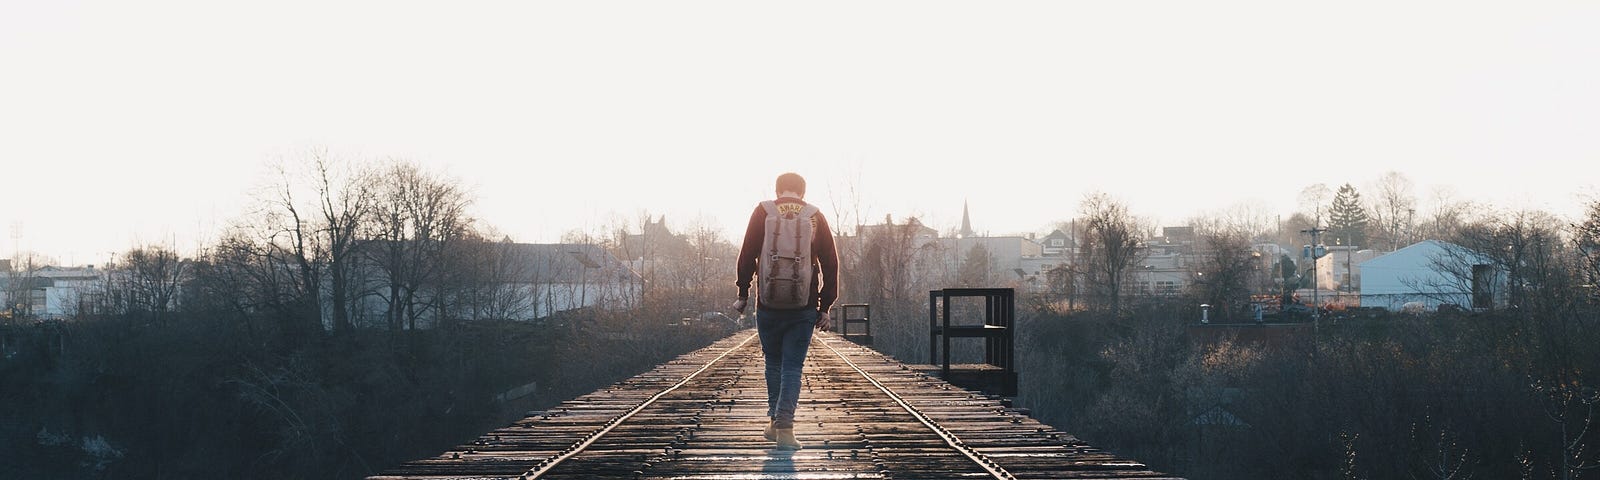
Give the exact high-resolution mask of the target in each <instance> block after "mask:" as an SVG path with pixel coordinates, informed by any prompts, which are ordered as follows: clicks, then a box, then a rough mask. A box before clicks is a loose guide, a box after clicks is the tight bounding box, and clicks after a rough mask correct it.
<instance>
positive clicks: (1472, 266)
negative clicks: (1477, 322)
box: [1325, 240, 1505, 310]
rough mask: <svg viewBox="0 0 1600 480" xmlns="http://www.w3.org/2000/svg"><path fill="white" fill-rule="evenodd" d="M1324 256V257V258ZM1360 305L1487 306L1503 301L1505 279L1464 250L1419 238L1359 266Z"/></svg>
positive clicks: (1485, 260) (1485, 261)
mask: <svg viewBox="0 0 1600 480" xmlns="http://www.w3.org/2000/svg"><path fill="white" fill-rule="evenodd" d="M1325 258H1326V257H1325ZM1359 272H1360V276H1361V288H1360V291H1361V305H1362V306H1364V307H1383V308H1387V309H1389V310H1400V309H1401V307H1402V306H1404V305H1406V304H1408V303H1413V302H1416V303H1418V304H1420V305H1421V306H1423V307H1424V308H1425V309H1428V310H1433V309H1437V308H1439V306H1440V305H1443V304H1452V305H1456V306H1459V307H1463V308H1468V307H1470V308H1474V309H1484V308H1493V307H1494V305H1495V304H1497V303H1500V302H1501V301H1503V299H1502V298H1500V297H1501V295H1502V293H1501V292H1503V291H1504V288H1503V287H1504V284H1505V276H1504V274H1503V273H1502V272H1498V271H1496V269H1495V268H1494V267H1493V264H1492V262H1490V260H1489V259H1488V258H1486V257H1484V256H1482V255H1480V254H1477V253H1475V252H1472V251H1470V250H1467V249H1466V248H1465V247H1462V246H1460V245H1455V244H1452V243H1448V242H1441V241H1438V240H1423V241H1421V242H1417V243H1414V244H1411V245H1409V246H1406V247H1404V248H1401V249H1399V250H1395V251H1393V252H1390V253H1388V254H1385V255H1382V256H1379V257H1376V258H1373V259H1371V260H1367V261H1365V262H1361V263H1360V270H1359Z"/></svg>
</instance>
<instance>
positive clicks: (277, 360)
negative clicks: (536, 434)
mask: <svg viewBox="0 0 1600 480" xmlns="http://www.w3.org/2000/svg"><path fill="white" fill-rule="evenodd" d="M300 160H303V161H299V162H297V163H291V164H285V165H283V166H280V168H279V169H278V173H279V175H278V176H277V177H276V178H274V179H273V181H271V182H268V184H267V185H265V186H264V187H263V188H262V189H261V190H260V191H258V192H255V194H256V196H257V202H256V203H255V205H254V208H253V209H252V211H251V212H250V213H248V214H246V215H244V216H242V217H240V218H239V219H237V221H236V222H235V223H234V224H233V225H231V226H229V228H228V229H227V230H226V231H225V232H224V233H223V234H222V235H221V236H220V238H218V239H216V240H215V241H214V242H212V243H210V244H209V245H207V246H206V247H204V248H203V249H202V250H201V251H199V252H197V253H196V254H195V255H193V256H191V257H185V256H182V255H179V254H178V253H177V252H175V251H174V250H173V249H172V248H170V247H164V246H141V247H137V248H134V249H132V250H130V251H129V252H126V253H124V254H122V255H121V256H119V257H118V258H117V259H116V261H115V262H113V263H112V264H110V265H106V266H105V268H103V269H100V270H99V271H101V272H103V273H102V275H103V278H102V279H101V281H100V282H98V283H97V286H95V287H87V286H86V287H84V288H81V289H79V293H80V297H81V298H77V299H76V301H75V307H74V311H73V312H71V313H70V314H69V315H66V316H64V317H63V318H51V319H43V318H41V317H35V316H30V315H27V314H26V313H27V312H29V311H31V310H28V309H22V310H20V311H21V312H23V313H24V315H17V314H16V312H17V311H18V310H16V309H8V310H9V311H8V313H7V315H4V316H3V318H0V352H4V354H5V355H6V357H5V358H4V359H3V360H0V478H156V479H184V478H261V479H282V478H307V479H311V478H326V479H350V478H361V477H363V476H366V475H372V474H376V473H379V472H380V471H382V470H383V469H385V468H388V467H391V466H394V465H396V464H398V463H399V462H402V461H407V460H414V459H419V458H424V457H428V456H432V455H436V454H438V453H440V452H442V451H444V450H445V449H447V448H448V447H450V446H453V445H458V444H461V443H464V442H470V441H471V440H472V439H473V438H474V437H476V436H477V435H479V434H482V433H483V432H486V431H488V430H490V429H493V428H497V427H500V426H503V425H506V424H508V423H510V422H511V421H513V420H515V419H517V418H520V417H521V416H522V415H524V414H525V413H526V412H527V411H529V410H536V409H542V408H546V407H549V406H552V405H555V404H556V403H558V402H560V401H563V400H566V399H570V398H572V397H575V396H578V395H580V394H583V393H587V392H590V391H593V390H596V389H598V388H600V387H603V386H605V385H608V384H611V383H613V382H616V381H618V380H621V379H624V378H627V377H630V376H633V375H636V374H638V373H640V372H643V371H647V370H649V368H650V367H651V366H653V365H656V364H658V363H660V362H663V361H666V360H668V359H671V358H673V357H675V356H677V355H679V354H682V353H686V352H688V351H691V350H693V349H696V348H700V347H702V346H705V345H707V344H709V343H710V342H712V341H714V340H716V339H719V338H722V337H723V336H725V335H727V334H728V333H730V331H731V329H732V328H734V327H735V325H734V324H733V322H732V320H731V319H728V318H726V317H715V316H712V317H710V318H708V316H707V315H704V313H705V312H708V311H714V310H716V306H715V305H712V302H711V300H710V299H709V298H710V296H711V295H712V292H713V291H714V288H715V287H721V293H722V294H721V295H718V296H717V299H718V300H719V301H720V300H725V299H727V298H731V297H732V292H733V280H732V269H733V261H732V256H733V253H730V252H729V250H731V249H732V246H731V244H729V243H728V242H726V241H721V240H720V239H719V238H716V235H714V233H713V232H709V230H707V229H701V230H705V231H696V232H691V234H689V235H681V234H674V233H672V232H670V231H667V230H665V228H664V227H665V226H664V225H661V224H662V223H664V222H657V223H656V224H651V225H656V226H659V227H661V228H660V229H659V231H651V230H650V229H649V228H648V227H650V226H651V225H641V226H640V229H632V228H629V227H628V226H626V225H619V226H617V227H616V228H614V229H612V230H610V231H607V232H604V233H603V234H598V235H581V234H575V235H572V237H573V239H572V240H573V241H572V243H568V244H562V245H527V244H514V243H512V242H510V241H509V239H502V240H498V241H497V240H494V238H496V237H501V236H500V235H498V234H496V233H494V230H493V229H492V228H490V227H487V226H485V225H482V224H481V223H479V222H478V221H476V220H475V219H473V218H471V217H470V216H469V215H468V209H467V207H468V206H469V205H470V196H469V195H468V194H467V192H466V191H465V190H464V189H462V188H461V187H460V186H459V185H458V184H457V182H455V181H454V180H451V179H448V178H445V177H442V176H440V175H437V174H434V173H431V172H427V171H425V170H423V169H421V168H419V167H418V166H416V165H414V164H411V163H407V162H401V161H382V162H346V161H338V160H335V159H333V158H331V157H329V156H328V155H327V154H326V153H325V152H320V151H317V152H311V153H310V154H309V155H308V156H307V157H306V158H304V159H300ZM6 274H7V275H8V280H11V281H10V282H8V283H7V285H8V286H11V287H17V288H19V289H20V288H22V287H24V286H29V285H31V283H29V281H30V280H29V275H31V273H30V272H26V271H12V272H6ZM713 286H715V287H713ZM6 293H7V295H6V298H7V300H8V301H9V300H13V299H21V300H20V301H29V300H27V299H28V298H29V297H27V296H25V295H20V294H19V295H12V292H10V291H9V290H8V291H7V292H6ZM23 293H26V290H25V289H24V290H23ZM719 303H726V302H719ZM9 306H10V305H8V307H9ZM685 319H688V320H689V321H685ZM530 386H531V387H532V388H531V389H530V388H529V387H530ZM530 390H531V393H528V392H529V391H530Z"/></svg>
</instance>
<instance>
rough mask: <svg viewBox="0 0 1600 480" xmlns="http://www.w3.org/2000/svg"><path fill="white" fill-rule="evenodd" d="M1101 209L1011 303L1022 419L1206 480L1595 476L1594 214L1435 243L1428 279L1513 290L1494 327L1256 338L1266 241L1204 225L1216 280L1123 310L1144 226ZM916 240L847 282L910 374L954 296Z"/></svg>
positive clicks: (877, 249)
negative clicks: (1251, 313)
mask: <svg viewBox="0 0 1600 480" xmlns="http://www.w3.org/2000/svg"><path fill="white" fill-rule="evenodd" d="M1108 206H1109V207H1114V206H1115V205H1114V204H1108V203H1106V202H1104V201H1103V199H1091V201H1087V202H1085V207H1086V210H1089V212H1087V213H1088V215H1086V216H1087V217H1091V218H1095V219H1096V220H1095V221H1094V222H1085V223H1087V224H1088V225H1089V226H1088V228H1087V229H1086V230H1087V231H1086V232H1085V233H1086V235H1085V237H1087V240H1080V242H1084V245H1082V247H1083V248H1082V250H1081V251H1079V252H1078V253H1077V254H1076V255H1075V257H1074V259H1073V260H1074V263H1075V264H1074V265H1072V266H1068V267H1062V268H1061V270H1062V272H1061V273H1062V275H1061V276H1059V277H1058V276H1055V275H1052V276H1051V278H1050V283H1051V284H1050V285H1049V288H1048V289H1045V290H1044V291H1043V292H1040V291H1039V290H1037V289H1033V290H1029V289H1024V290H1023V291H1032V292H1035V293H1034V294H1032V295H1024V296H1021V297H1019V302H1020V303H1021V304H1022V305H1024V306H1026V307H1027V308H1024V309H1021V310H1020V311H1019V313H1020V314H1021V315H1022V318H1021V322H1020V325H1019V327H1018V355H1019V360H1020V367H1019V369H1020V372H1021V378H1020V390H1021V392H1020V395H1019V397H1018V399H1017V403H1018V404H1019V406H1023V407H1027V408H1030V409H1031V411H1032V415H1034V416H1035V417H1038V418H1039V419H1041V420H1042V421H1045V422H1046V423H1050V424H1052V425H1055V426H1057V427H1059V428H1062V429H1063V430H1065V431H1067V432H1071V433H1073V434H1075V435H1078V436H1079V437H1080V438H1082V439H1084V440H1085V441H1087V442H1089V443H1090V444H1093V445H1095V446H1098V447H1102V448H1106V449H1109V450H1111V451H1113V452H1115V453H1117V454H1119V455H1123V456H1127V457H1129V458H1133V459H1136V460H1139V461H1143V462H1147V463H1149V464H1150V465H1152V466H1153V467H1154V468H1156V469H1158V470H1162V471H1168V472H1172V473H1174V474H1177V475H1182V476H1186V477H1189V478H1195V479H1227V478H1310V479H1321V478H1326V479H1357V478H1361V479H1367V478H1370V479H1390V478H1396V479H1400V478H1418V479H1421V478H1427V479H1465V478H1497V479H1498V478H1507V479H1563V480H1570V479H1580V478H1600V289H1597V288H1596V287H1595V285H1597V284H1600V202H1594V203H1591V204H1590V206H1589V208H1588V212H1587V214H1586V215H1585V217H1584V218H1581V219H1578V221H1577V222H1575V223H1563V222H1562V221H1560V220H1557V219H1555V218H1554V217H1552V216H1550V215H1548V214H1542V213H1540V212H1527V211H1520V212H1518V211H1513V212H1495V211H1486V213H1485V214H1483V215H1482V216H1480V217H1473V218H1455V219H1454V220H1452V221H1451V222H1448V223H1444V222H1441V223H1440V225H1441V226H1440V227H1439V228H1438V229H1436V230H1434V231H1433V232H1432V234H1434V235H1438V238H1441V239H1444V240H1448V241H1450V242H1452V243H1453V244H1454V245H1459V246H1460V248H1458V249H1454V250H1452V253H1451V254H1450V255H1445V256H1444V257H1443V258H1438V259H1435V262H1434V263H1435V265H1434V267H1435V268H1438V269H1439V270H1440V271H1441V272H1444V274H1445V275H1446V276H1447V277H1448V276H1454V277H1452V278H1454V279H1458V280H1469V279H1470V278H1471V276H1470V275H1471V271H1470V270H1471V268H1464V267H1473V266H1474V265H1479V264H1487V265H1488V266H1489V267H1490V268H1492V269H1494V270H1495V271H1497V272H1500V274H1501V275H1503V278H1504V279H1505V283H1504V284H1503V285H1504V286H1503V287H1497V288H1503V290H1501V291H1497V292H1495V293H1494V298H1495V302H1494V303H1493V305H1491V306H1489V307H1487V308H1486V309H1481V310H1479V311H1470V310H1464V309H1461V308H1443V309H1441V311H1439V312H1432V313H1424V314H1400V313H1389V312H1382V311H1374V310H1371V309H1351V310H1348V311H1345V312H1338V313H1330V314H1329V315H1327V316H1325V317H1323V318H1322V319H1321V321H1319V322H1315V323H1313V322H1311V321H1310V318H1309V317H1308V316H1305V317H1300V318H1299V320H1300V323H1289V324H1279V325H1262V326H1257V325H1254V324H1253V323H1254V322H1251V321H1249V320H1246V319H1247V318H1248V317H1247V316H1246V314H1245V313H1244V312H1246V311H1247V310H1246V307H1247V306H1248V302H1249V301H1250V300H1251V298H1250V295H1251V294H1252V292H1257V293H1260V292H1266V293H1275V292H1274V290H1275V289H1277V288H1288V289H1291V290H1292V289H1293V288H1294V286H1292V285H1291V286H1287V287H1279V286H1274V285H1273V284H1272V283H1271V282H1272V281H1273V278H1272V277H1273V276H1275V272H1273V271H1272V270H1270V269H1265V268H1260V267H1259V266H1258V265H1259V263H1252V262H1250V261H1249V259H1250V258H1251V255H1250V249H1249V244H1250V239H1251V238H1252V237H1259V236H1262V234H1261V233H1260V232H1258V231H1253V230H1251V229H1245V228H1239V227H1238V224H1239V222H1231V221H1229V220H1230V219H1211V220H1210V221H1209V222H1197V224H1198V225H1197V233H1198V234H1199V237H1200V239H1199V240H1198V244H1200V245H1203V247H1204V251H1203V252H1201V253H1199V254H1196V255H1194V265H1195V266H1196V267H1195V268H1196V272H1199V273H1202V274H1203V275H1204V277H1205V278H1206V280H1205V281H1203V282H1195V283H1194V284H1193V285H1191V286H1190V288H1189V289H1188V290H1187V291H1184V292H1182V293H1181V295H1177V296H1171V297H1164V296H1152V295H1137V294H1135V295H1129V294H1127V291H1126V290H1124V289H1122V288H1117V287H1115V285H1117V284H1118V283H1119V280H1118V279H1117V278H1118V276H1119V272H1121V273H1126V271H1127V270H1128V269H1129V268H1130V267H1131V266H1132V265H1135V264H1136V262H1135V261H1132V260H1133V259H1130V258H1128V257H1126V256H1125V254H1126V252H1124V251H1123V250H1124V249H1125V248H1127V247H1128V246H1129V245H1130V244H1136V243H1138V242H1137V241H1134V242H1132V243H1130V242H1129V238H1128V234H1130V233H1132V234H1133V235H1134V236H1135V237H1137V236H1138V231H1139V228H1137V227H1136V225H1135V223H1136V222H1135V221H1134V220H1133V219H1132V218H1131V217H1130V216H1128V215H1127V214H1126V212H1125V210H1121V209H1117V208H1108ZM1307 226H1309V225H1307ZM1391 226H1392V225H1391ZM1130 227H1134V228H1130ZM1285 227H1287V228H1299V227H1300V225H1296V224H1293V223H1290V224H1288V225H1286V226H1280V229H1283V228H1285ZM919 228H920V226H919V225H918V224H917V223H916V222H915V221H914V220H913V221H906V222H903V223H898V224H889V223H888V222H886V226H883V227H875V229H874V230H871V231H867V232H864V233H861V234H859V236H858V237H857V238H853V239H850V240H856V241H857V243H855V244H854V246H855V247H856V249H855V250H851V251H849V253H850V254H851V256H849V257H847V259H846V260H847V261H846V263H845V265H846V272H848V273H850V274H851V275H852V276H853V277H847V281H848V280H849V279H851V278H854V280H855V281H856V282H860V283H857V284H854V285H851V284H847V285H846V289H847V292H850V293H851V294H852V295H856V297H854V298H857V299H868V301H869V303H873V314H874V316H873V333H874V336H875V337H876V338H875V348H878V349H880V350H883V351H885V352H886V353H889V354H891V355H895V356H898V357H899V358H901V359H903V360H906V361H910V362H917V363H921V362H923V361H925V359H926V358H927V347H926V345H927V338H928V337H927V335H928V333H927V332H928V330H927V327H926V325H927V323H926V322H927V307H926V297H925V295H926V291H927V290H928V289H933V288H944V287H950V286H958V282H960V277H959V276H951V275H947V274H941V273H940V271H939V270H937V266H938V265H948V263H942V262H940V261H939V260H938V255H939V252H937V251H932V250H930V249H931V248H936V244H933V243H931V242H918V241H917V240H916V236H917V232H918V230H919ZM1403 230H1404V229H1400V230H1392V231H1390V232H1389V233H1388V234H1387V235H1389V236H1390V237H1392V239H1391V242H1392V243H1394V244H1399V242H1400V238H1399V237H1398V236H1397V235H1399V236H1403V235H1401V234H1403V233H1404V232H1403ZM1396 231H1399V232H1400V233H1396ZM1273 235H1276V236H1278V237H1287V238H1292V237H1293V234H1292V233H1290V234H1287V235H1285V234H1283V232H1277V233H1276V234H1273V233H1272V232H1268V234H1267V236H1273ZM1135 240H1137V238H1136V239H1135ZM842 244H844V243H842ZM929 245H935V246H934V247H929ZM1462 252H1478V253H1471V254H1464V253H1462ZM1468 255H1470V258H1467V256H1468ZM929 257H932V259H930V258H929ZM1468 261H1470V263H1467V262H1468ZM929 265H933V266H934V267H933V268H930V267H929ZM946 270H948V268H946ZM1284 277H1288V276H1287V275H1285V276H1284ZM1263 279H1264V280H1265V281H1263ZM1460 283H1462V284H1463V285H1464V284H1466V283H1469V282H1460ZM995 285H996V286H1007V285H1006V284H1005V283H1004V282H995ZM1009 286H1018V287H1026V285H1017V284H1015V283H1012V284H1011V285H1009ZM1461 288H1462V291H1465V287H1461ZM1442 291H1446V292H1450V290H1448V289H1447V290H1442ZM1202 303H1206V304H1211V305H1212V306H1213V307H1214V309H1213V311H1212V312H1211V314H1212V318H1213V321H1214V322H1216V321H1217V320H1218V319H1225V320H1228V321H1230V322H1224V323H1238V324H1240V325H1239V326H1231V327H1227V326H1217V325H1206V326H1202V325H1200V324H1199V321H1198V320H1199V318H1200V311H1199V310H1200V309H1199V308H1198V306H1199V305H1200V304H1202ZM953 351H954V353H956V354H957V355H958V356H959V355H961V354H963V353H965V354H966V355H967V358H968V360H967V361H972V359H973V358H974V357H975V356H976V355H975V349H974V348H968V349H966V350H965V352H963V351H962V350H961V349H959V348H957V349H953ZM958 361H959V360H958Z"/></svg>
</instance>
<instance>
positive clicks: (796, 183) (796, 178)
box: [776, 172, 806, 198]
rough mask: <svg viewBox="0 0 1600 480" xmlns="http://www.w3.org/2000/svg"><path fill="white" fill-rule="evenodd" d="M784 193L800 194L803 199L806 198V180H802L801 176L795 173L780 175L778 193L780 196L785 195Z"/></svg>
mask: <svg viewBox="0 0 1600 480" xmlns="http://www.w3.org/2000/svg"><path fill="white" fill-rule="evenodd" d="M783 192H794V193H797V194H799V195H800V197H801V198H804V197H805V196H806V179H804V178H801V177H800V174H798V173H794V172H789V173H785V174H783V175H778V186H777V192H776V193H777V194H778V195H783Z"/></svg>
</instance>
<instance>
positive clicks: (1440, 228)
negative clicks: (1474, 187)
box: [1417, 187, 1482, 239]
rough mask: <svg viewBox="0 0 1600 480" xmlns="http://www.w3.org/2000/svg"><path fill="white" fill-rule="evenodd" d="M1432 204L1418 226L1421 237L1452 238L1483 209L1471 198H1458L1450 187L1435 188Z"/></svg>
mask: <svg viewBox="0 0 1600 480" xmlns="http://www.w3.org/2000/svg"><path fill="white" fill-rule="evenodd" d="M1431 205H1432V209H1431V210H1430V211H1429V213H1428V216H1427V218H1426V219H1425V220H1424V221H1423V222H1422V224H1420V225H1418V226H1417V230H1418V236H1420V237H1421V238H1431V239H1444V238H1451V237H1453V236H1455V234H1456V231H1457V230H1458V229H1460V228H1461V227H1462V226H1463V225H1466V224H1467V223H1468V222H1471V221H1473V220H1474V218H1473V212H1474V211H1478V210H1481V209H1482V208H1481V207H1480V206H1478V205H1476V204H1474V203H1473V202H1472V201H1470V200H1461V199H1458V198H1457V197H1456V192H1455V191H1454V190H1453V189H1451V188H1449V187H1439V188H1435V189H1434V190H1433V192H1432V204H1431Z"/></svg>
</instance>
